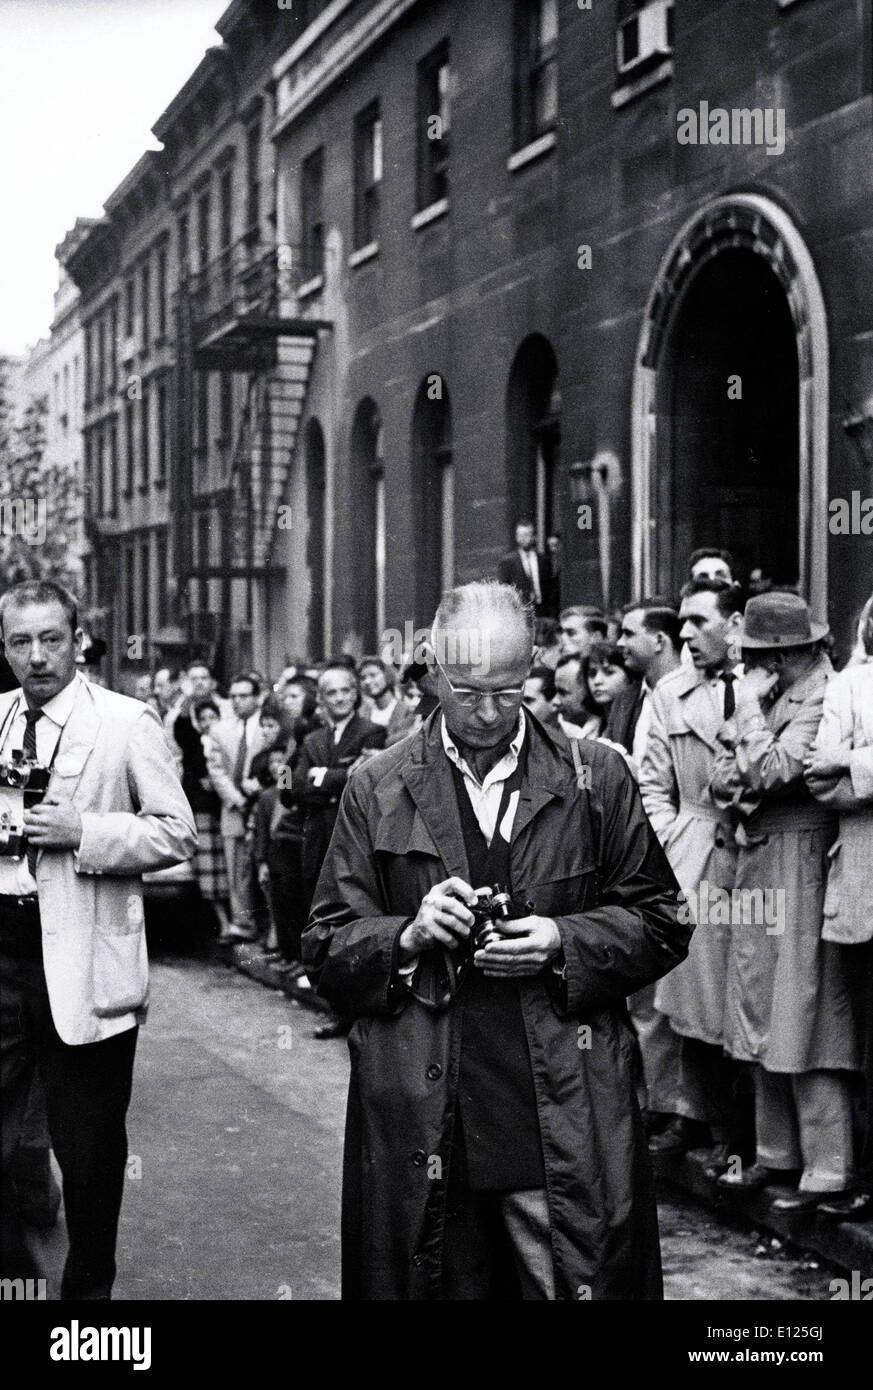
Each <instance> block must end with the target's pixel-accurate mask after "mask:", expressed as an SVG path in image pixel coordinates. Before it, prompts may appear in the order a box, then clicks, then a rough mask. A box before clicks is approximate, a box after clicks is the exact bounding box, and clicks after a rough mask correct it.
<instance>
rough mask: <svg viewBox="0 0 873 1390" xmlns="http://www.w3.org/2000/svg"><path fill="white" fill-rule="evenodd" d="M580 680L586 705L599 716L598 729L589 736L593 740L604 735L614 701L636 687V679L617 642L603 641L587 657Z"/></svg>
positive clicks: (595, 645) (594, 646) (595, 644)
mask: <svg viewBox="0 0 873 1390" xmlns="http://www.w3.org/2000/svg"><path fill="white" fill-rule="evenodd" d="M578 679H579V682H580V684H583V685H584V688H585V689H586V691H587V697H586V699H585V706H586V708H587V709H590V710H592V712H593V713H594V714H595V715H596V717H597V724H598V727H597V728H596V729H595V730H594V733H593V734H592V733H589V734H588V737H589V738H590V737H594V736H596V735H600V734H602V733H603V730H604V729H605V728H606V721H607V719H608V717H609V711H610V708H611V706H612V702H613V700H614V699H615V697H616V695H618V693H619V691H622V690H627V689H628V687H629V686H630V685H632V684H633V679H634V678H633V677H632V676H631V675H630V674H629V672H628V670H627V667H626V666H625V656H624V652H623V651H622V650H621V648H620V647H619V646H618V645H617V644H616V643H615V642H609V641H607V640H605V639H603V640H601V641H599V642H595V643H594V645H593V646H592V648H591V650H590V652H589V653H588V655H587V656H586V657H584V658H583V661H582V668H581V670H580V672H579V677H578Z"/></svg>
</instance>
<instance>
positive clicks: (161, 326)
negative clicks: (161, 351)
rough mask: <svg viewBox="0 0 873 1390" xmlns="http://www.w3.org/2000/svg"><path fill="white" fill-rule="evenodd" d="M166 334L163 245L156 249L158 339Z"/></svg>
mask: <svg viewBox="0 0 873 1390" xmlns="http://www.w3.org/2000/svg"><path fill="white" fill-rule="evenodd" d="M166 336H167V252H166V248H165V247H163V246H162V247H161V249H160V250H159V251H158V340H159V341H160V342H163V341H164V339H165V338H166Z"/></svg>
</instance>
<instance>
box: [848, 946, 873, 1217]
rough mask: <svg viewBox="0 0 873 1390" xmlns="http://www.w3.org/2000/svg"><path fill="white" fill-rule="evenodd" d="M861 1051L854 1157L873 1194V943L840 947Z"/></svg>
mask: <svg viewBox="0 0 873 1390" xmlns="http://www.w3.org/2000/svg"><path fill="white" fill-rule="evenodd" d="M841 954H842V958H843V967H844V970H845V975H846V983H847V985H848V988H849V995H850V997H851V1001H852V1014H853V1017H854V1020H855V1029H856V1031H857V1034H858V1044H859V1047H860V1050H861V1068H862V1076H861V1106H860V1110H861V1114H860V1121H861V1132H860V1135H859V1143H858V1145H857V1149H856V1154H855V1171H856V1173H857V1175H858V1185H859V1186H860V1187H862V1188H864V1189H865V1190H866V1191H869V1192H873V941H865V942H863V943H862V944H861V945H860V946H843V947H842V948H841Z"/></svg>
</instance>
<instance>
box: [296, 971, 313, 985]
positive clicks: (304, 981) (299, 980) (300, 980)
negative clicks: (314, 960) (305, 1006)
mask: <svg viewBox="0 0 873 1390" xmlns="http://www.w3.org/2000/svg"><path fill="white" fill-rule="evenodd" d="M294 984H295V985H296V986H297V988H298V989H312V985H311V984H310V983H309V976H308V975H303V974H300V975H298V976H297V977H296V979H295V980H294Z"/></svg>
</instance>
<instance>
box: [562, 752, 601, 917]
mask: <svg viewBox="0 0 873 1390" xmlns="http://www.w3.org/2000/svg"><path fill="white" fill-rule="evenodd" d="M568 743H569V744H570V752H571V753H572V754H573V766H574V767H575V769H576V785H577V787H578V788H579V790H580V791H581V792H584V793H585V810H586V813H587V815H588V833H589V835H590V837H591V848H592V850H593V851H594V893H595V898H596V904H595V905H596V906H599V905H600V899H601V896H602V895H601V887H600V837H599V836H598V834H597V831H596V829H595V826H594V814H593V812H592V810H591V777H592V774H591V764H590V763H589V762H587V761H586V759H585V758H584V757H583V756H582V749H581V748H580V747H579V740H578V739H577V738H571V739H568Z"/></svg>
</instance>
